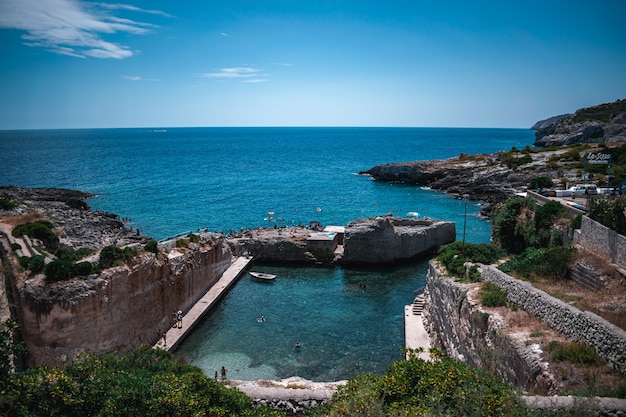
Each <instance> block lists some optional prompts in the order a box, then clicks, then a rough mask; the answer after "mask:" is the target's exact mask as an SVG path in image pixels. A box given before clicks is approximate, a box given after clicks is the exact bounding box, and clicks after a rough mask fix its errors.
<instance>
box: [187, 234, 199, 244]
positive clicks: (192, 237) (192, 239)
mask: <svg viewBox="0 0 626 417" xmlns="http://www.w3.org/2000/svg"><path fill="white" fill-rule="evenodd" d="M187 238H188V239H189V241H190V242H192V243H200V241H201V240H202V239H201V238H200V235H196V234H194V233H189V234H188V235H187Z"/></svg>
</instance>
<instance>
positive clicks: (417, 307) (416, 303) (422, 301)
mask: <svg viewBox="0 0 626 417" xmlns="http://www.w3.org/2000/svg"><path fill="white" fill-rule="evenodd" d="M425 305H426V293H422V294H420V295H418V296H417V297H415V299H414V300H413V314H414V315H415V316H421V315H422V312H423V311H424V306H425Z"/></svg>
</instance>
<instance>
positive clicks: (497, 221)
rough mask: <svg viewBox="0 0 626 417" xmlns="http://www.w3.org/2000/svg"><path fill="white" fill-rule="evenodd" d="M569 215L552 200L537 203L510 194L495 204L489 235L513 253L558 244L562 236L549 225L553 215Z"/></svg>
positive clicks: (557, 216) (557, 217) (556, 216)
mask: <svg viewBox="0 0 626 417" xmlns="http://www.w3.org/2000/svg"><path fill="white" fill-rule="evenodd" d="M571 217H572V216H571V215H569V214H568V213H567V212H566V211H565V209H564V208H563V206H562V205H561V204H560V203H558V202H556V201H550V202H548V203H546V204H544V205H543V206H538V205H537V204H536V203H535V202H534V201H533V200H532V199H530V198H522V197H513V198H510V199H508V200H507V201H506V202H505V203H504V204H502V205H501V206H499V207H498V208H496V210H495V215H494V218H493V228H492V230H493V231H492V237H493V240H494V242H495V243H496V244H497V245H499V246H500V247H501V248H502V249H504V250H505V251H507V252H508V253H513V254H515V253H521V252H523V251H524V250H525V249H526V248H528V247H532V248H541V247H549V246H555V245H560V244H561V243H562V237H561V236H560V233H559V231H558V230H556V229H554V228H553V227H552V225H553V224H554V222H555V221H556V220H557V219H561V218H564V219H568V220H569V219H570V218H571Z"/></svg>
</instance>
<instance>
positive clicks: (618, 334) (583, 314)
mask: <svg viewBox="0 0 626 417" xmlns="http://www.w3.org/2000/svg"><path fill="white" fill-rule="evenodd" d="M481 272H482V279H483V281H486V282H491V283H493V284H495V285H497V286H498V287H500V288H502V289H505V290H506V291H507V293H508V300H509V301H510V302H512V303H515V304H516V305H517V306H518V307H520V308H522V309H523V310H525V311H527V312H528V313H530V314H532V315H534V316H536V317H539V318H540V319H542V320H543V321H544V322H545V323H546V324H548V325H549V326H550V327H552V328H553V329H555V330H557V331H559V332H561V333H563V334H564V335H566V336H567V337H569V338H571V339H573V340H576V341H582V342H585V343H587V344H589V345H591V346H594V347H595V349H596V351H597V352H598V354H599V355H600V356H602V357H603V358H605V359H606V360H607V361H609V363H611V364H612V365H613V367H614V368H616V369H617V370H619V371H620V372H621V373H622V374H626V332H625V331H624V330H622V329H620V328H619V327H617V326H615V325H613V324H611V323H609V322H608V321H606V320H605V319H603V318H602V317H600V316H598V315H596V314H594V313H591V312H588V311H581V310H579V309H577V308H576V307H573V306H571V305H569V304H566V303H564V302H562V301H561V300H558V299H556V298H554V297H551V296H550V295H548V294H546V293H545V292H543V291H541V290H539V289H537V288H534V287H533V286H532V285H530V284H529V283H527V282H524V281H520V280H518V279H515V278H513V277H511V276H509V275H507V274H505V273H503V272H501V271H500V270H498V269H496V268H494V267H493V266H484V267H483V268H482V271H481Z"/></svg>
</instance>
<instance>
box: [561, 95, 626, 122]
mask: <svg viewBox="0 0 626 417" xmlns="http://www.w3.org/2000/svg"><path fill="white" fill-rule="evenodd" d="M624 112H626V100H617V101H614V102H613V103H604V104H600V105H598V106H593V107H588V108H584V109H580V110H577V111H576V114H574V115H573V116H572V122H574V123H580V122H584V121H587V120H598V121H601V122H604V123H608V122H609V121H610V120H611V119H612V118H613V117H615V116H617V115H618V114H620V113H624Z"/></svg>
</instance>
